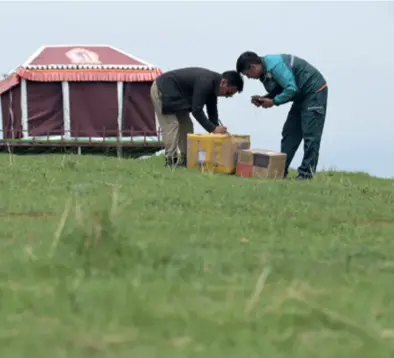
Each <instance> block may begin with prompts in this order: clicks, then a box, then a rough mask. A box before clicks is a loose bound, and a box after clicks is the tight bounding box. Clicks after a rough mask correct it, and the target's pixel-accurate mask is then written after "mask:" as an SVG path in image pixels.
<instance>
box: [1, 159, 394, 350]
mask: <svg viewBox="0 0 394 358" xmlns="http://www.w3.org/2000/svg"><path fill="white" fill-rule="evenodd" d="M0 164H1V167H2V168H3V170H2V175H1V176H0V180H1V189H0V190H1V194H0V199H1V200H0V215H1V226H0V228H1V231H0V235H1V240H0V245H1V250H0V272H1V276H0V303H1V305H0V321H1V325H0V340H1V344H0V352H1V355H2V356H4V357H9V358H13V357H30V358H42V357H73V358H82V357H84V358H86V357H105V358H109V357H122V358H123V357H124V358H126V357H127V358H129V357H144V358H151V357H160V358H167V357H168V358H170V357H171V358H178V357H179V358H180V357H182V358H184V357H210V358H218V357H220V358H222V357H223V358H230V357H248V358H252V357H269V358H282V357H292V358H301V357H302V358H309V357H310V358H312V357H313V358H315V357H324V358H333V357H335V358H339V357H346V358H349V357H357V358H371V357H379V358H385V357H391V356H392V354H393V352H394V284H393V282H394V281H393V278H394V259H393V257H394V181H391V180H383V179H376V178H372V177H370V176H368V175H366V174H346V173H321V174H319V175H318V176H317V177H316V179H315V180H314V181H312V182H295V181H290V180H283V181H260V180H253V179H242V178H237V177H234V176H232V177H231V176H224V175H212V174H200V173H198V172H197V171H193V170H187V169H179V170H176V171H171V170H169V169H166V170H165V169H164V168H163V167H162V159H161V158H154V159H149V160H118V159H114V158H105V157H88V156H86V157H84V156H82V157H76V156H69V157H63V156H60V155H57V156H55V155H54V156H36V157H33V156H32V157H23V156H14V157H10V156H8V155H2V156H0Z"/></svg>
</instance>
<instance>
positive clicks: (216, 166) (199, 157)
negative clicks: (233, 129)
mask: <svg viewBox="0 0 394 358" xmlns="http://www.w3.org/2000/svg"><path fill="white" fill-rule="evenodd" d="M249 148H250V136H248V135H234V134H233V135H227V134H188V136H187V167H188V168H200V169H201V170H208V171H212V172H216V173H227V174H234V173H235V170H236V164H237V160H238V153H239V151H240V150H242V149H249Z"/></svg>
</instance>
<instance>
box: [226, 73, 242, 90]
mask: <svg viewBox="0 0 394 358" xmlns="http://www.w3.org/2000/svg"><path fill="white" fill-rule="evenodd" d="M222 78H223V79H225V80H227V85H228V86H230V87H236V88H237V91H238V92H239V93H241V92H242V90H243V89H244V80H243V78H242V77H241V75H240V74H239V73H238V72H237V71H225V72H223V73H222Z"/></svg>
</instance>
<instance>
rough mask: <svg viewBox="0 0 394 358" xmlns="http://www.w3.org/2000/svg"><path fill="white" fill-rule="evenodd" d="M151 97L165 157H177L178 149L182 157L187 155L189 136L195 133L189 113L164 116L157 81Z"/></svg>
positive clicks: (153, 85) (153, 86)
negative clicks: (161, 136)
mask: <svg viewBox="0 0 394 358" xmlns="http://www.w3.org/2000/svg"><path fill="white" fill-rule="evenodd" d="M150 96H151V99H152V103H153V107H154V109H155V113H156V116H157V120H158V122H159V125H160V128H161V131H162V134H163V140H164V151H165V156H166V157H167V158H171V157H176V156H177V154H178V150H177V149H178V147H179V151H180V152H181V155H186V152H187V134H188V133H193V131H194V128H193V122H192V120H191V118H190V115H189V112H181V113H177V114H170V115H164V114H162V102H161V98H160V93H159V89H158V88H157V85H156V81H154V82H153V84H152V87H151V89H150Z"/></svg>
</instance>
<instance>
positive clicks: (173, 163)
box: [164, 157, 178, 168]
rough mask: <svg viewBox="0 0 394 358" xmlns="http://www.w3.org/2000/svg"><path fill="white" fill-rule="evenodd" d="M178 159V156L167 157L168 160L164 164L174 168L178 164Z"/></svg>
mask: <svg viewBox="0 0 394 358" xmlns="http://www.w3.org/2000/svg"><path fill="white" fill-rule="evenodd" d="M177 161H178V158H177V157H168V158H166V162H165V165H164V166H165V167H170V168H173V167H175V166H176V164H177Z"/></svg>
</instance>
